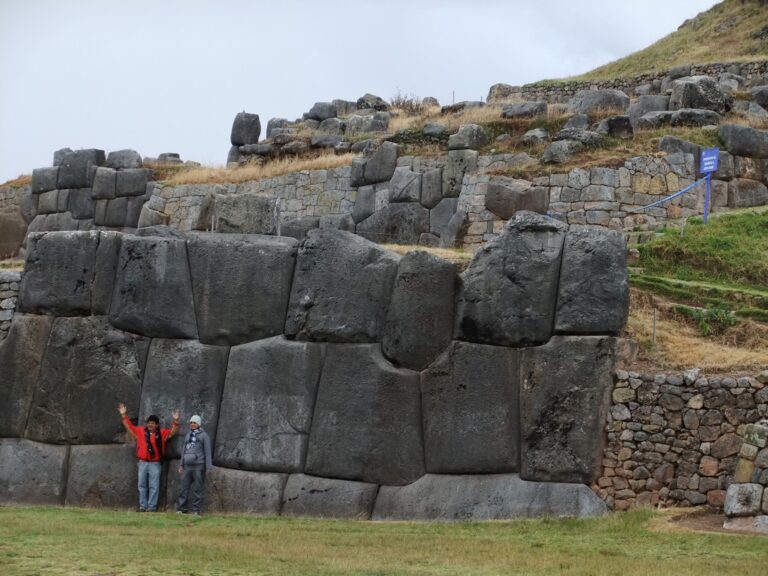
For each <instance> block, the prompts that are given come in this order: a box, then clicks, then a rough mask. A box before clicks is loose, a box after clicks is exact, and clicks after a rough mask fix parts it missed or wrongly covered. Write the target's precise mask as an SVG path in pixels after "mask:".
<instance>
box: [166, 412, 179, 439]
mask: <svg viewBox="0 0 768 576" xmlns="http://www.w3.org/2000/svg"><path fill="white" fill-rule="evenodd" d="M179 416H181V413H180V412H179V409H178V408H176V410H174V411H173V412H171V417H172V418H173V422H171V433H170V434H168V438H173V437H174V436H176V434H178V433H179Z"/></svg>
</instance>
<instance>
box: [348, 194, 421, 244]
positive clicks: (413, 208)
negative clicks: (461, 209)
mask: <svg viewBox="0 0 768 576" xmlns="http://www.w3.org/2000/svg"><path fill="white" fill-rule="evenodd" d="M427 232H429V210H427V209H426V208H424V207H423V206H422V205H421V204H419V203H418V202H404V203H397V204H388V205H386V206H384V207H383V208H381V209H380V210H377V211H376V212H374V213H373V214H372V215H371V216H369V217H368V218H366V219H365V220H363V221H362V222H360V223H359V224H358V225H357V233H358V234H359V235H360V236H362V237H363V238H368V239H369V240H371V241H373V242H377V243H380V244H418V242H419V237H420V236H421V235H422V234H425V233H427Z"/></svg>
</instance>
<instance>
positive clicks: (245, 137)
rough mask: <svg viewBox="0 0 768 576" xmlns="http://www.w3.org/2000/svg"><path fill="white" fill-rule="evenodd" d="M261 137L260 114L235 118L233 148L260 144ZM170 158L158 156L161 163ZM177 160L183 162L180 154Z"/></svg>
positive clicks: (244, 113)
mask: <svg viewBox="0 0 768 576" xmlns="http://www.w3.org/2000/svg"><path fill="white" fill-rule="evenodd" d="M259 136H261V120H259V115H258V114H249V113H248V112H240V113H238V114H237V116H235V120H234V122H233V123H232V133H231V134H230V137H229V140H230V142H231V143H232V145H233V146H243V145H245V144H258V142H259ZM169 158H170V156H169V153H166V155H165V156H164V155H163V154H160V156H158V160H159V161H160V162H164V161H167V160H168V159H169ZM176 159H177V160H181V159H180V158H179V155H178V154H176Z"/></svg>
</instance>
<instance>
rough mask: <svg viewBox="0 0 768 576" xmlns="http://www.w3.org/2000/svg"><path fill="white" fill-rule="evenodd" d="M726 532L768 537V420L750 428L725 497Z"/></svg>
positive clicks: (747, 429) (749, 425) (748, 426)
mask: <svg viewBox="0 0 768 576" xmlns="http://www.w3.org/2000/svg"><path fill="white" fill-rule="evenodd" d="M725 515H726V517H727V518H728V519H727V520H726V522H725V523H724V525H723V526H724V528H729V529H736V530H738V529H745V528H747V529H750V528H751V529H756V530H757V531H760V532H765V533H768V420H761V421H760V422H759V423H757V424H748V425H747V426H746V427H745V430H744V443H743V444H742V446H741V450H740V451H739V463H738V465H737V466H736V473H735V474H734V478H733V483H732V484H731V485H730V486H729V487H728V492H727V493H726V495H725Z"/></svg>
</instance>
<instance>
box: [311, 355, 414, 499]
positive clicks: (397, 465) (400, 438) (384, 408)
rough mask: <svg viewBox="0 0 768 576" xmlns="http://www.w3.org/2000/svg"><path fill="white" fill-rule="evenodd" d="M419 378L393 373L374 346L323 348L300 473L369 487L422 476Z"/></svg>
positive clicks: (407, 372)
mask: <svg viewBox="0 0 768 576" xmlns="http://www.w3.org/2000/svg"><path fill="white" fill-rule="evenodd" d="M419 397H420V394H419V376H418V373H416V372H411V371H409V370H399V369H396V368H394V367H393V366H392V365H391V364H390V363H389V362H388V361H387V360H386V359H385V358H384V356H382V354H381V351H380V349H379V346H378V345H376V344H373V345H371V344H359V345H346V346H333V345H329V346H328V349H327V352H326V360H325V365H324V367H323V374H322V376H321V378H320V387H319V390H318V395H317V402H316V405H315V413H314V417H313V422H312V431H311V432H310V436H309V447H308V451H307V462H306V466H305V470H304V471H305V472H306V473H307V474H311V475H315V476H326V477H332V478H342V479H347V480H361V481H364V482H372V483H375V484H393V485H401V484H408V483H410V482H413V481H414V480H416V479H417V478H419V477H420V476H421V475H422V474H423V473H424V451H423V447H422V439H421V412H420V399H419Z"/></svg>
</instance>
